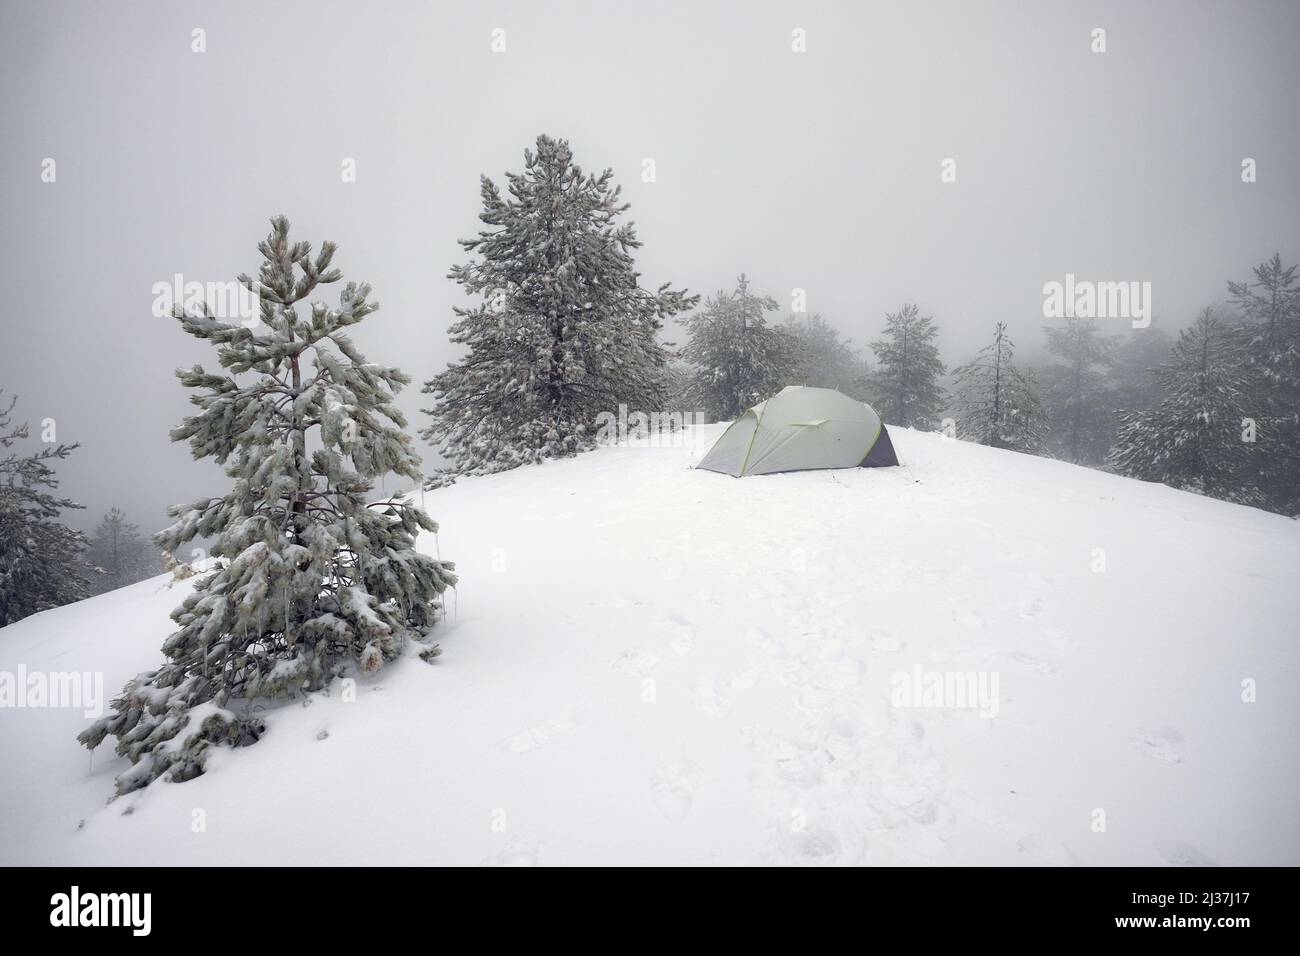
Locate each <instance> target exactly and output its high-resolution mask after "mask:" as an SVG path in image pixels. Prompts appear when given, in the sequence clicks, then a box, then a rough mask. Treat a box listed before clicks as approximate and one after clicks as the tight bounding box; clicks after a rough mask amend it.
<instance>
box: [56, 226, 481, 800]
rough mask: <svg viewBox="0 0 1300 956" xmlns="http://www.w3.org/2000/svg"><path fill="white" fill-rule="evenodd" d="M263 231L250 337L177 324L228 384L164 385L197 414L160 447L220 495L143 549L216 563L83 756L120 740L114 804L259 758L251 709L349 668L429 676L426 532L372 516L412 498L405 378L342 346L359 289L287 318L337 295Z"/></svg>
mask: <svg viewBox="0 0 1300 956" xmlns="http://www.w3.org/2000/svg"><path fill="white" fill-rule="evenodd" d="M271 225H272V229H271V234H270V236H269V237H268V238H267V239H266V240H265V241H263V242H262V243H260V244H259V247H258V248H259V249H260V251H261V253H262V256H263V257H264V259H265V261H264V262H263V263H262V266H261V269H260V272H259V274H258V278H257V279H256V280H254V279H251V278H249V277H248V276H240V277H239V279H240V282H241V283H242V284H243V285H244V287H245V288H247V289H248V290H249V291H250V292H251V293H252V294H254V295H256V296H258V297H259V299H260V303H261V310H260V314H261V322H262V326H259V327H258V328H257V329H249V328H246V327H245V326H244V325H242V324H237V323H235V324H232V323H228V322H225V321H221V320H219V319H218V318H216V317H215V316H214V315H213V314H212V312H211V310H210V309H209V308H208V306H207V305H205V306H204V310H203V314H202V315H187V314H185V313H184V312H183V311H180V310H178V311H177V313H176V317H177V319H179V320H180V323H181V327H182V328H183V329H184V330H185V331H186V332H188V333H189V334H190V335H193V336H195V337H197V338H200V339H203V340H205V341H207V342H210V343H211V344H212V345H214V346H215V347H216V348H217V352H218V358H219V361H220V364H221V365H222V367H223V368H224V369H225V370H226V371H227V373H228V374H218V373H214V372H208V371H205V370H204V369H203V368H202V367H201V366H197V365H196V366H195V367H193V368H192V369H181V370H179V371H178V372H177V373H176V374H177V376H178V377H179V378H180V380H181V382H182V383H183V384H184V385H185V387H187V388H192V389H194V390H195V392H196V394H194V395H192V396H191V399H190V400H191V401H192V402H193V403H194V404H195V405H197V406H198V407H199V409H200V410H201V411H200V412H199V414H197V415H194V416H192V417H190V418H187V419H185V421H184V423H183V424H182V425H181V426H180V427H179V428H177V429H174V430H173V431H172V433H171V436H172V440H173V441H188V442H189V443H190V447H191V450H192V451H193V454H194V456H195V457H196V458H212V459H214V460H215V461H217V462H218V463H220V464H222V465H223V466H224V467H225V471H226V474H227V475H229V476H230V478H231V480H232V486H231V489H230V491H229V492H227V493H226V495H225V496H224V497H221V498H204V499H202V500H200V501H196V502H194V503H193V504H189V505H177V506H174V507H173V508H171V509H169V510H170V513H171V515H172V516H173V517H174V518H176V519H177V521H176V523H175V524H173V525H172V526H171V527H170V528H168V529H167V530H166V531H163V532H160V533H159V534H158V535H157V536H156V538H155V543H156V544H157V545H158V546H159V547H161V548H164V549H166V550H167V551H172V552H174V551H176V550H177V548H178V547H179V546H180V545H181V544H184V543H185V542H187V541H190V540H192V539H193V538H195V537H196V536H203V537H215V538H216V544H215V545H214V546H213V548H212V554H213V555H214V556H215V557H218V558H224V559H225V561H224V562H219V564H218V567H217V568H216V569H215V570H214V571H211V572H210V573H208V574H206V575H203V576H199V577H198V578H197V579H196V580H197V582H198V583H197V584H195V586H194V592H193V593H192V594H191V595H190V596H189V597H187V598H186V599H185V601H184V603H182V604H181V606H180V607H178V608H177V609H176V610H175V611H174V612H172V620H173V621H175V622H176V624H177V625H178V626H179V630H177V631H176V632H175V633H173V634H172V635H171V637H169V638H168V639H167V640H166V642H165V643H164V644H163V653H164V654H165V655H166V657H167V662H166V663H165V664H163V665H162V666H161V667H160V668H158V669H157V670H154V671H147V672H145V673H142V674H140V675H138V676H137V677H136V678H134V679H133V680H131V681H129V682H128V683H127V685H126V689H125V691H124V692H123V694H122V696H121V697H120V698H118V699H116V700H114V701H113V712H112V713H110V714H109V715H107V716H106V717H104V718H103V719H102V720H100V721H98V722H97V723H95V724H94V725H93V726H91V727H90V728H89V729H87V730H86V731H85V732H84V733H82V734H81V735H80V737H79V738H78V739H79V740H80V741H81V742H82V743H83V744H84V745H85V746H86V747H89V748H91V749H93V748H94V747H96V746H97V745H98V744H99V743H100V742H101V741H102V740H103V739H104V737H105V736H108V735H112V736H114V737H116V738H117V747H116V749H117V752H118V753H119V754H120V755H122V756H125V757H128V758H129V759H130V760H131V761H132V763H133V764H134V766H133V767H132V768H131V769H129V770H127V771H126V772H125V773H123V774H122V775H121V776H120V777H119V778H118V792H119V793H125V792H128V791H131V790H135V789H137V788H139V787H143V786H145V785H146V784H148V783H149V782H150V781H152V780H154V779H156V778H158V777H159V776H163V775H165V776H166V777H167V779H170V780H187V779H189V778H191V777H194V776H197V775H198V774H200V773H202V771H203V765H204V761H205V759H206V753H207V751H208V749H209V747H210V746H212V745H213V744H216V743H226V744H230V745H234V746H238V745H242V744H247V743H251V742H253V741H255V740H256V739H257V738H258V737H259V736H260V734H261V733H262V731H263V725H262V723H261V721H260V720H259V718H258V717H257V716H255V712H254V703H255V702H257V701H259V700H266V699H273V698H283V697H287V696H293V695H295V694H297V693H300V692H304V691H312V690H318V689H320V688H323V687H324V686H325V685H326V684H328V683H329V682H330V680H331V679H332V678H334V677H336V676H338V675H340V674H342V673H344V672H345V671H346V670H347V669H348V668H349V667H353V666H354V667H356V668H357V669H358V670H359V671H361V672H363V673H370V672H373V671H375V670H377V669H378V668H380V667H381V666H382V665H383V663H384V662H385V661H387V660H391V659H392V658H394V657H396V656H397V655H398V654H399V653H400V652H401V651H402V649H403V645H404V644H406V643H407V641H408V639H414V640H416V641H419V642H421V644H422V646H423V650H422V652H421V656H423V657H425V658H426V659H428V658H429V657H431V656H432V655H433V654H434V653H436V650H437V649H436V647H435V646H432V645H429V644H427V643H426V641H427V638H428V637H429V634H430V630H431V629H432V627H433V625H434V622H435V620H436V618H437V616H438V612H439V609H440V607H441V602H440V595H441V594H442V592H443V591H444V590H445V589H446V588H447V587H449V586H450V585H452V584H454V583H455V580H456V579H455V576H454V575H453V574H452V565H451V564H450V563H448V562H445V561H440V560H437V559H435V558H432V557H430V556H428V555H424V554H421V553H419V552H418V551H416V550H415V543H416V536H417V535H418V534H419V533H420V531H421V530H425V531H436V530H437V525H435V524H434V522H433V521H432V520H431V519H430V518H429V516H428V515H426V514H425V513H424V512H423V511H422V510H421V509H420V508H418V507H416V506H415V505H414V504H412V503H410V502H409V501H407V500H406V499H405V498H401V497H385V498H384V499H383V500H378V501H372V500H370V493H371V489H372V488H373V486H374V483H375V480H376V479H377V478H379V476H381V475H384V474H386V473H390V472H391V473H393V474H396V475H400V476H403V477H405V478H409V479H410V480H412V481H413V482H418V481H420V480H421V473H420V459H419V457H418V456H417V455H416V454H415V452H414V451H413V450H412V448H411V441H410V439H409V438H408V437H407V435H406V434H404V433H403V431H402V428H403V427H404V426H405V424H406V422H405V420H404V418H403V416H402V414H401V412H400V411H399V410H398V409H397V407H396V405H395V404H394V403H393V393H394V392H395V391H397V390H398V389H399V388H401V386H403V385H405V384H406V383H407V382H408V381H409V378H408V377H407V376H406V375H405V374H404V373H403V372H402V371H401V370H399V369H396V368H389V367H385V366H381V365H375V364H372V363H370V362H367V361H366V360H365V358H364V357H363V356H362V355H361V354H360V353H359V352H358V351H357V348H356V346H355V345H354V344H353V343H352V341H351V339H349V338H348V336H347V335H346V334H345V330H347V329H348V327H350V326H352V325H355V324H356V323H357V322H360V321H361V320H362V319H364V318H365V317H366V316H368V315H370V313H372V312H374V311H375V310H376V309H377V308H378V303H374V302H371V301H368V296H369V294H370V286H369V285H366V284H361V285H357V284H356V283H352V282H349V283H348V284H347V285H346V286H345V287H344V288H343V290H342V292H341V294H340V296H339V305H338V307H337V308H332V307H330V306H328V305H327V304H325V303H324V302H314V303H312V304H311V307H310V314H307V315H301V314H299V311H298V308H297V303H299V302H302V301H304V300H306V299H307V297H308V296H310V295H311V294H312V292H313V291H315V290H316V288H317V286H318V285H319V284H323V283H333V282H337V281H338V280H339V279H340V278H341V277H342V275H341V273H340V272H339V270H337V269H334V268H331V265H330V263H331V261H332V259H333V257H334V251H335V246H334V244H333V243H330V242H326V243H324V244H323V245H322V246H321V249H320V252H319V253H318V254H317V255H316V256H315V257H314V258H313V257H312V255H311V245H310V244H309V243H306V242H294V243H291V242H290V241H289V222H288V220H286V219H285V218H284V217H283V216H277V217H276V218H274V219H272V220H271ZM248 373H252V374H251V376H249V375H248ZM244 376H248V377H247V378H245V377H244ZM240 703H242V704H243V705H244V706H243V707H242V708H238V709H237V707H238V705H239V704H240Z"/></svg>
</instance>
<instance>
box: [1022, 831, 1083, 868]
mask: <svg viewBox="0 0 1300 956" xmlns="http://www.w3.org/2000/svg"><path fill="white" fill-rule="evenodd" d="M1016 852H1017V853H1023V854H1024V855H1025V856H1026V857H1029V861H1028V862H1032V863H1045V864H1048V865H1050V866H1078V865H1079V858H1078V857H1077V856H1075V855H1074V851H1073V850H1071V849H1070V848H1069V847H1068V846H1066V845H1065V844H1064V843H1062V842H1061V841H1060V840H1057V839H1055V838H1053V837H1050V836H1048V835H1047V834H1045V833H1030V834H1028V835H1027V836H1022V837H1021V838H1020V839H1019V840H1017V841H1016Z"/></svg>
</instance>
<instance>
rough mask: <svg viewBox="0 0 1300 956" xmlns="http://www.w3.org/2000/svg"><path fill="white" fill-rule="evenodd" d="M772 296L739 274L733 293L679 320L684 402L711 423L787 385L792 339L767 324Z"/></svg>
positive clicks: (790, 375) (792, 364)
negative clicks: (687, 371)
mask: <svg viewBox="0 0 1300 956" xmlns="http://www.w3.org/2000/svg"><path fill="white" fill-rule="evenodd" d="M776 307H777V305H776V300H774V299H773V298H771V296H765V295H757V294H756V293H754V292H751V291H750V289H749V280H748V279H747V278H746V277H745V276H744V275H743V274H742V275H741V276H740V278H739V279H737V280H736V289H735V291H734V292H730V293H727V292H722V291H719V292H718V293H717V294H716V295H714V296H713V297H712V298H710V299H708V300H707V301H706V302H705V303H704V308H702V309H700V310H699V311H698V312H696V313H694V314H693V315H691V316H688V317H687V318H686V319H685V320H684V322H683V324H684V325H685V326H686V331H687V333H688V334H689V335H690V339H689V341H688V342H687V344H686V347H685V348H684V349H682V358H684V359H685V360H686V361H687V362H688V363H689V364H690V366H691V369H692V371H691V388H690V389H689V391H688V396H689V400H690V401H692V402H693V403H694V404H696V405H697V406H698V407H699V409H700V410H701V411H703V412H704V413H705V414H706V415H707V416H709V417H710V418H712V419H714V420H716V421H729V420H731V419H733V418H737V417H738V416H740V415H741V414H743V413H744V412H745V410H746V409H748V408H749V407H750V406H752V405H755V404H757V403H758V402H761V401H763V400H765V399H767V398H770V397H772V395H774V394H775V393H776V392H779V391H780V390H781V389H782V388H784V387H785V386H786V385H789V384H792V382H791V379H792V378H793V377H794V374H795V368H796V364H797V358H798V350H797V346H796V340H795V337H794V336H793V335H792V334H791V333H790V332H789V331H787V330H786V329H784V328H781V327H780V326H769V325H768V324H767V319H766V316H765V313H767V312H771V311H773V310H775V309H776Z"/></svg>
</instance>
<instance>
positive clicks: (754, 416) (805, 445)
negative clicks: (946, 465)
mask: <svg viewBox="0 0 1300 956" xmlns="http://www.w3.org/2000/svg"><path fill="white" fill-rule="evenodd" d="M897 464H898V458H897V456H895V455H894V446H893V443H892V442H890V440H889V432H887V431H886V430H885V423H884V422H883V421H881V420H880V416H879V415H877V414H876V410H875V409H874V408H872V407H871V406H870V405H868V404H866V403H865V402H856V401H854V400H853V399H851V398H849V397H848V396H847V395H844V394H842V393H840V392H837V391H836V390H835V389H833V388H805V387H804V386H800V385H791V386H789V387H788V388H783V389H782V390H781V391H780V392H778V393H777V394H775V395H773V396H772V397H771V398H769V399H768V400H767V401H765V402H759V403H758V404H757V405H755V406H754V407H753V408H751V409H750V410H749V411H747V412H745V414H743V415H741V416H740V417H739V418H737V419H736V420H735V421H734V422H732V423H731V425H730V426H729V427H728V428H727V430H726V431H725V432H723V433H722V437H721V438H719V439H718V440H717V441H716V442H714V443H713V447H712V448H710V449H709V453H708V454H707V455H705V456H704V458H703V460H701V461H700V463H699V465H698V466H697V467H699V468H704V469H706V470H708V471H720V472H722V473H723V474H724V475H734V476H735V477H737V478H740V477H743V476H745V475H766V474H770V473H771V472H774V471H803V470H804V469H808V468H856V467H858V466H861V467H863V468H874V467H876V466H879V465H897Z"/></svg>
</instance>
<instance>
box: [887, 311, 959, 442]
mask: <svg viewBox="0 0 1300 956" xmlns="http://www.w3.org/2000/svg"><path fill="white" fill-rule="evenodd" d="M938 335H939V330H938V329H937V328H936V327H935V325H934V319H933V318H931V317H930V316H923V315H921V312H920V310H919V309H918V308H917V307H916V306H915V305H910V304H909V305H904V306H903V307H902V308H901V309H899V310H898V311H897V312H890V313H887V314H886V315H885V337H884V338H882V339H877V340H876V341H874V342H872V343H871V350H872V351H873V352H875V354H876V361H877V363H879V369H878V371H877V374H876V376H875V386H876V388H877V389H878V395H877V396H876V403H877V405H878V410H879V411H880V413H881V415H883V416H884V418H885V420H886V421H888V422H889V424H891V425H905V426H907V427H908V428H925V429H931V428H934V426H935V425H936V424H938V418H939V407H940V405H941V404H942V402H943V388H942V387H941V386H940V385H939V376H940V375H943V374H944V372H945V368H944V364H943V362H941V361H940V360H939V348H938V346H936V345H935V339H936V338H937V337H938Z"/></svg>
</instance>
